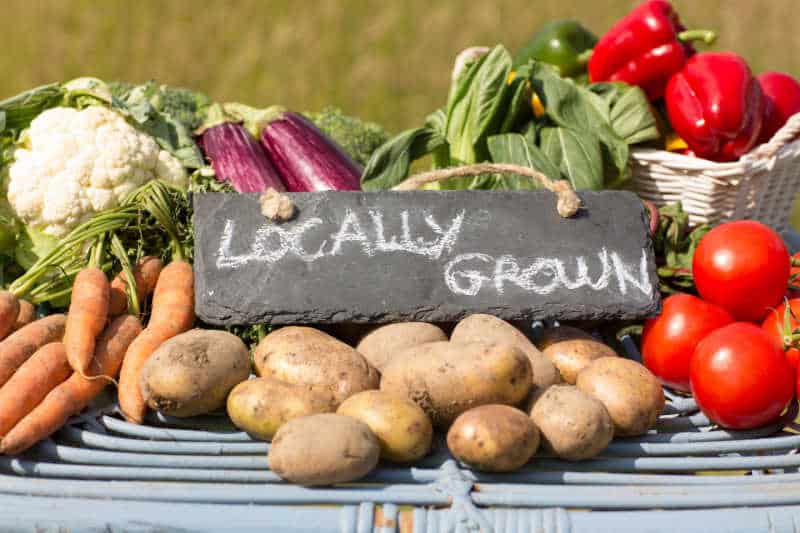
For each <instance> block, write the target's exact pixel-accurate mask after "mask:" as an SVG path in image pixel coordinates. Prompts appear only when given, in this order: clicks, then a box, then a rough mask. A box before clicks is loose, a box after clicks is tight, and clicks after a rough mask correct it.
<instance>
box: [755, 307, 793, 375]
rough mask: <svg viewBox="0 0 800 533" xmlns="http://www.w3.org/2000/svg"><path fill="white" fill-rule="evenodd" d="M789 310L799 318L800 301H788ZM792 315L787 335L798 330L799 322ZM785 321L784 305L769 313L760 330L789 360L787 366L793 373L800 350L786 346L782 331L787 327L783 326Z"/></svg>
mask: <svg viewBox="0 0 800 533" xmlns="http://www.w3.org/2000/svg"><path fill="white" fill-rule="evenodd" d="M789 308H790V309H791V313H792V314H794V316H798V317H800V299H793V300H789ZM792 314H790V315H789V324H788V326H789V333H791V332H792V331H795V330H797V329H800V321H798V320H795V319H794V317H793V316H792ZM785 320H786V304H785V303H784V304H783V305H781V306H780V307H779V308H777V309H774V310H772V311H770V312H769V314H768V315H767V318H765V319H764V323H763V324H761V328H762V329H763V330H764V331H766V332H767V333H769V335H770V337H772V340H773V341H774V342H775V344H776V345H777V346H778V347H779V348H780V349H781V350H783V351H784V353H785V354H786V359H788V360H789V364H790V365H792V368H794V369H795V371H797V363H798V360H800V349H798V348H796V347H795V346H788V347H787V346H786V343H785V342H784V340H783V338H784V329H785V326H786V325H787V324H784V322H785Z"/></svg>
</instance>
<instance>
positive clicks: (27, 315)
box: [14, 300, 36, 331]
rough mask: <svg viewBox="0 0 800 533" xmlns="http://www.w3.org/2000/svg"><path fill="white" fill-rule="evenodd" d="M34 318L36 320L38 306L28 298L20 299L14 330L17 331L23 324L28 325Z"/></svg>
mask: <svg viewBox="0 0 800 533" xmlns="http://www.w3.org/2000/svg"><path fill="white" fill-rule="evenodd" d="M34 320H36V308H35V307H34V306H33V304H32V303H30V302H29V301H28V300H20V301H19V313H17V321H16V322H14V331H17V330H18V329H20V328H21V327H23V326H27V325H28V324H30V323H31V322H33V321H34Z"/></svg>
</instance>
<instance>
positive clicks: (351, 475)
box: [269, 413, 380, 486]
mask: <svg viewBox="0 0 800 533" xmlns="http://www.w3.org/2000/svg"><path fill="white" fill-rule="evenodd" d="M379 456H380V446H379V445H378V439H377V438H376V437H375V435H374V434H373V433H372V431H371V430H370V429H369V426H367V425H366V424H365V423H364V422H362V421H360V420H356V419H355V418H352V417H349V416H344V415H337V414H334V413H327V414H319V415H311V416H304V417H301V418H295V419H294V420H290V421H289V422H287V423H286V424H284V425H283V426H281V428H280V429H279V430H278V432H277V433H276V434H275V438H274V439H272V445H271V447H270V450H269V467H270V469H271V470H272V471H273V472H275V473H276V474H278V475H279V476H280V477H281V478H283V479H285V480H287V481H290V482H292V483H298V484H300V485H306V486H314V485H333V484H334V483H346V482H348V481H355V480H356V479H359V478H362V477H364V476H366V475H367V474H368V473H369V472H370V471H371V470H372V469H373V468H375V466H376V465H377V464H378V459H379Z"/></svg>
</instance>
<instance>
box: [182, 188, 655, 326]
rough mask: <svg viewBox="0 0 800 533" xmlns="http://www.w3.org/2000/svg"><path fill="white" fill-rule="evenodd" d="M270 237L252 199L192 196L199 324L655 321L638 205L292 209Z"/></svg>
mask: <svg viewBox="0 0 800 533" xmlns="http://www.w3.org/2000/svg"><path fill="white" fill-rule="evenodd" d="M289 196H290V197H291V198H292V200H293V201H294V203H295V205H296V206H297V209H298V211H297V216H296V217H295V218H294V219H293V220H291V221H289V222H285V223H280V224H278V223H274V222H271V221H269V220H267V219H266V218H264V217H263V216H262V215H261V212H260V207H259V203H258V195H234V194H220V193H204V194H197V195H194V199H193V203H194V209H195V219H194V220H195V222H194V228H195V247H196V248H195V275H196V287H195V293H196V305H197V314H198V316H199V317H200V318H202V319H203V320H204V321H206V322H208V323H212V324H222V325H233V324H253V323H272V324H299V323H336V322H361V323H364V322H392V321H401V320H422V321H453V320H458V319H460V318H462V317H464V316H467V315H469V314H471V313H478V312H483V313H490V314H493V315H495V316H498V317H501V318H504V319H508V320H517V319H526V320H527V319H543V318H553V319H561V320H570V319H616V318H619V319H636V318H643V317H647V316H651V315H653V314H655V313H657V312H658V311H659V309H660V300H659V291H658V280H657V277H656V266H655V259H654V256H653V248H652V242H651V239H650V236H649V231H648V222H647V218H646V214H645V210H644V208H643V206H642V203H641V202H640V201H639V200H638V199H637V198H636V196H635V195H633V194H632V193H628V192H616V191H615V192H611V191H602V192H582V193H580V196H581V198H582V200H583V205H584V208H583V209H581V211H579V213H578V214H577V215H576V216H574V217H572V218H569V219H565V218H561V217H559V216H558V214H557V213H556V209H555V196H554V195H553V194H552V193H550V192H548V191H510V192H486V191H448V192H441V191H414V192H388V191H387V192H379V193H361V192H320V193H296V194H290V195H289Z"/></svg>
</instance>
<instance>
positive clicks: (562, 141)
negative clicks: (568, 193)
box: [541, 126, 603, 190]
mask: <svg viewBox="0 0 800 533" xmlns="http://www.w3.org/2000/svg"><path fill="white" fill-rule="evenodd" d="M541 138H542V141H541V149H542V152H543V153H544V154H545V156H546V157H547V158H548V159H549V160H550V161H551V162H552V163H553V164H555V165H558V169H559V170H560V171H561V175H562V176H564V177H565V178H566V179H568V180H569V181H570V183H572V186H573V187H574V188H575V189H579V190H580V189H590V190H593V189H601V188H602V187H603V154H602V151H601V148H600V140H599V138H598V137H596V136H594V135H591V134H586V133H585V132H583V133H581V132H576V131H575V130H572V129H568V128H563V127H557V126H556V127H547V128H544V129H543V130H542V131H541Z"/></svg>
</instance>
